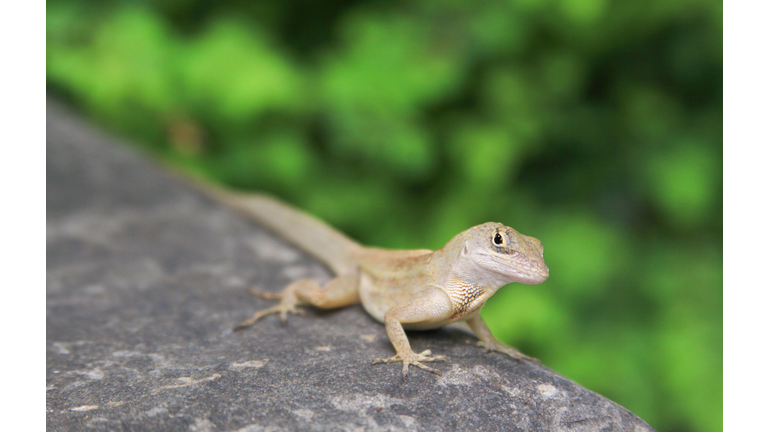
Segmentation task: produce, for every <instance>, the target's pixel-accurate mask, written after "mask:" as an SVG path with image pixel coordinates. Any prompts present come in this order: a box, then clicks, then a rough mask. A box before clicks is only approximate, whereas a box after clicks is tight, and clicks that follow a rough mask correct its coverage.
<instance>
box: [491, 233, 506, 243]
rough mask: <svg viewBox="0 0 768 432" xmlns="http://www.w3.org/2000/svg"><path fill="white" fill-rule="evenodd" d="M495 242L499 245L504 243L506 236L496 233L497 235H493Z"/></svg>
mask: <svg viewBox="0 0 768 432" xmlns="http://www.w3.org/2000/svg"><path fill="white" fill-rule="evenodd" d="M493 243H494V244H497V245H499V246H501V245H503V244H504V237H502V236H501V234H499V233H496V235H495V236H493Z"/></svg>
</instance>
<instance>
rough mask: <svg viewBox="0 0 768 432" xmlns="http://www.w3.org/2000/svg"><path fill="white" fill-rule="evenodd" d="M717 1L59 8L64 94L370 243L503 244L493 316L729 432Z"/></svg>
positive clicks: (496, 323) (639, 405)
mask: <svg viewBox="0 0 768 432" xmlns="http://www.w3.org/2000/svg"><path fill="white" fill-rule="evenodd" d="M722 29H723V26H722V3H721V2H718V1H708V0H699V1H685V0H678V1H670V0H632V1H630V0H616V1H610V0H516V1H512V0H509V1H458V0H454V1H442V2H440V1H430V0H414V1H402V2H392V1H389V2H386V1H378V2H376V1H374V2H361V1H343V2H316V1H302V0H286V1H269V2H267V1H218V2H215V1H205V0H162V1H154V2H153V1H143V2H141V1H98V2H96V1H93V2H86V1H80V2H78V1H66V2H65V1H55V0H49V1H48V3H47V54H46V58H47V64H46V67H47V86H48V90H49V91H50V92H52V93H54V94H57V95H58V96H59V97H63V98H65V99H67V100H69V101H71V102H72V103H74V104H75V105H76V106H78V107H80V108H81V109H82V110H83V111H84V112H85V113H87V114H88V115H90V116H91V117H92V118H93V119H94V120H95V121H97V122H99V123H101V124H102V125H105V126H106V127H108V128H110V129H111V130H113V131H115V132H117V133H119V134H122V135H124V136H128V137H130V138H131V139H132V140H134V141H136V142H139V143H140V144H139V145H140V146H141V147H142V148H143V149H144V150H146V151H147V152H149V153H151V154H153V155H155V156H156V157H158V158H159V159H162V160H164V161H166V162H168V163H170V164H172V165H174V166H177V167H181V168H182V169H185V170H187V171H191V172H195V173H197V174H200V175H204V176H207V177H209V178H211V179H218V181H220V182H222V183H226V184H228V185H231V186H233V187H237V188H241V189H256V190H262V191H268V192H271V193H272V194H274V195H277V196H279V197H281V198H282V199H284V200H286V201H288V202H291V203H293V204H295V205H296V206H298V207H300V208H302V209H305V210H307V211H308V212H310V213H312V214H315V215H317V216H319V217H320V218H322V219H324V220H326V221H328V222H330V223H331V224H332V225H334V226H337V227H339V228H340V229H342V230H343V231H345V232H346V233H348V234H349V235H351V236H352V237H354V238H356V239H358V240H360V241H361V242H363V243H366V244H371V245H377V246H384V247H392V248H425V247H428V248H433V249H435V248H439V247H441V246H442V245H443V244H445V243H446V242H447V241H448V240H449V239H450V238H451V237H452V236H454V235H455V234H457V233H459V232H461V231H463V230H465V229H467V228H468V227H470V226H472V225H476V224H479V223H483V222H487V221H497V222H503V223H505V224H507V225H510V226H513V227H514V228H516V229H517V230H519V231H520V232H522V233H525V234H528V235H531V236H534V237H537V238H539V239H541V240H542V241H543V243H544V246H545V258H546V261H547V264H548V265H549V267H550V270H551V276H550V278H549V280H547V281H546V282H545V283H544V284H543V285H536V286H526V285H519V284H516V285H512V286H509V287H506V288H502V289H501V290H500V291H499V292H498V293H497V294H496V295H495V296H494V297H492V298H491V299H490V300H489V301H488V303H487V305H486V307H485V309H484V310H483V316H484V317H485V319H486V321H487V322H488V325H489V326H490V327H491V330H492V331H493V333H494V334H495V335H496V336H497V337H498V338H499V339H501V340H502V341H504V342H506V343H508V344H510V345H512V346H516V347H518V348H520V349H521V350H522V351H523V352H525V353H527V354H529V355H532V356H534V357H538V358H540V359H542V360H543V361H544V363H545V364H546V365H547V366H549V367H550V368H552V369H554V370H556V371H558V372H560V373H561V374H563V375H565V376H567V377H569V378H571V379H573V380H575V381H577V382H579V383H580V384H582V385H584V386H586V387H587V388H589V389H591V390H594V391H596V392H598V393H601V394H603V395H605V396H606V397H608V398H610V399H612V400H614V401H616V402H618V403H620V404H621V405H623V406H625V407H627V408H628V409H630V410H631V411H633V412H634V413H636V414H638V415H639V416H640V417H642V418H643V419H645V420H646V421H648V422H649V423H650V424H651V425H652V426H654V427H655V428H657V429H659V430H660V431H720V430H722V427H723V426H722V402H723V399H722V390H723V384H722V374H723V360H722V359H723V357H722V349H723V338H722V305H723V303H722V283H723V268H722V259H723V253H722V202H723V194H722V184H723V177H722V139H723V138H722V134H723V126H722V115H723V110H722V66H723V53H722V47H723V45H722V40H723V33H722V32H723V30H722Z"/></svg>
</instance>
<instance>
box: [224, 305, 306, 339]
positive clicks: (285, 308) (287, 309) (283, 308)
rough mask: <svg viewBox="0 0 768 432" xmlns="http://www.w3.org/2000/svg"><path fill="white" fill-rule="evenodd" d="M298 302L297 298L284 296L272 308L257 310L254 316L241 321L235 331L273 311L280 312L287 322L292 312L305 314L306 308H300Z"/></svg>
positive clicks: (283, 320) (282, 320)
mask: <svg viewBox="0 0 768 432" xmlns="http://www.w3.org/2000/svg"><path fill="white" fill-rule="evenodd" d="M296 305H297V302H296V301H295V298H294V299H293V301H291V299H289V298H283V300H282V301H281V302H280V303H279V304H277V305H275V306H272V307H271V308H267V309H263V310H260V311H258V312H256V313H255V314H254V315H253V316H252V317H250V318H248V319H247V320H245V321H243V322H241V323H240V324H238V325H237V326H235V328H234V329H233V330H234V331H237V330H242V329H244V328H246V327H249V326H251V325H253V324H254V323H255V322H256V321H258V320H260V319H262V318H263V317H265V316H267V315H269V314H273V313H279V314H280V322H281V323H283V324H285V321H286V320H287V319H288V314H289V313H292V314H294V315H304V310H302V309H298V308H297V307H296Z"/></svg>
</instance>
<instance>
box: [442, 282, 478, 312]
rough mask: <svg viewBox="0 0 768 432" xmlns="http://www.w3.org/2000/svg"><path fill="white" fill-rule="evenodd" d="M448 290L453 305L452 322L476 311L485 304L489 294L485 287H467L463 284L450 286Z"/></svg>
mask: <svg viewBox="0 0 768 432" xmlns="http://www.w3.org/2000/svg"><path fill="white" fill-rule="evenodd" d="M446 288H447V291H448V296H449V297H450V298H451V303H453V314H452V315H451V321H454V320H457V319H459V318H461V317H463V316H466V315H469V314H470V313H472V312H474V311H476V310H477V309H478V308H479V307H480V306H482V305H483V303H485V300H486V299H487V298H488V294H489V292H488V291H487V290H486V289H485V288H483V287H479V286H473V285H467V284H466V283H462V282H458V283H455V284H449V285H448V286H447V287H446Z"/></svg>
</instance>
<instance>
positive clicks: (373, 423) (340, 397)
mask: <svg viewBox="0 0 768 432" xmlns="http://www.w3.org/2000/svg"><path fill="white" fill-rule="evenodd" d="M46 228H47V302H46V317H47V319H46V326H47V330H46V333H47V334H46V338H47V341H46V348H47V353H46V363H47V364H46V382H47V426H48V430H55V431H66V430H109V431H114V430H162V431H262V430H268V431H272V430H274V431H278V430H388V431H397V430H416V431H441V430H499V431H501V430H505V431H514V430H519V431H528V430H531V431H539V430H540V431H549V430H551V431H566V430H567V431H592V430H601V431H630V430H631V431H638V432H639V431H649V430H653V429H651V428H650V427H649V426H648V425H647V424H646V423H645V422H644V421H642V420H641V419H639V418H638V417H637V416H635V415H634V414H632V413H631V412H629V411H627V410H626V409H625V408H623V407H621V406H619V405H617V404H616V403H614V402H611V401H610V400H607V399H606V398H604V397H602V396H600V395H598V394H595V393H593V392H591V391H589V390H586V389H584V388H583V387H581V386H579V385H578V384H576V383H574V382H572V381H570V380H568V379H567V378H564V377H562V376H560V375H558V374H556V373H554V372H553V371H551V370H549V369H547V368H543V367H537V366H534V365H531V364H527V363H520V362H517V361H513V360H511V359H509V358H507V357H505V356H503V355H501V354H484V353H483V351H482V350H480V349H479V348H477V347H476V346H475V344H474V342H475V339H474V338H473V337H472V336H469V335H467V334H466V333H463V332H461V331H458V330H451V329H443V330H439V331H431V332H412V333H411V335H410V338H411V343H412V345H413V347H414V349H415V350H416V351H417V352H418V351H421V350H424V349H431V350H432V351H433V352H435V353H439V354H444V355H446V356H447V357H448V362H445V363H436V365H437V367H438V368H440V369H441V370H442V371H443V372H444V374H443V376H442V377H436V376H433V375H431V374H429V373H426V372H423V371H420V370H418V369H412V372H411V374H410V375H409V376H408V379H407V381H405V382H404V381H403V379H402V377H401V376H400V368H399V366H394V365H376V366H373V365H371V359H373V358H375V357H388V356H390V355H392V354H393V349H392V347H391V345H390V343H389V341H388V340H387V336H386V333H385V331H384V327H383V326H382V325H380V324H378V323H377V322H375V321H374V320H373V319H371V318H370V317H369V316H367V315H366V314H365V312H364V311H363V310H362V308H360V307H350V308H346V309H342V310H338V311H331V312H320V311H316V310H308V311H307V313H306V315H305V316H291V317H290V319H289V320H288V323H287V324H286V325H284V326H281V325H280V324H279V323H278V319H277V317H276V316H270V317H267V318H265V319H264V320H263V321H262V322H260V323H258V324H257V325H255V326H253V327H251V328H249V329H247V330H244V331H240V332H232V330H231V329H232V327H233V326H234V325H235V324H237V323H239V322H240V321H241V320H243V319H245V318H247V317H249V316H250V315H251V314H252V313H253V312H254V311H255V310H257V309H261V308H264V307H266V306H267V305H270V304H272V303H273V302H271V301H267V300H262V299H259V298H255V297H252V296H249V295H248V294H247V293H246V290H247V288H249V287H252V286H255V287H259V288H262V289H267V290H273V291H277V290H279V289H280V288H282V287H283V286H284V285H286V284H287V283H288V282H289V281H291V280H293V279H295V278H298V277H303V276H309V277H317V278H320V279H325V280H327V279H328V278H329V274H328V272H327V270H326V269H325V268H324V267H322V266H321V265H320V264H318V263H317V262H316V261H314V260H312V259H310V258H308V257H307V256H306V255H304V254H303V253H301V252H299V251H297V250H296V249H295V248H293V247H291V246H289V245H287V244H286V243H284V242H283V241H282V240H280V238H278V237H277V236H275V235H273V234H271V233H269V232H267V231H266V230H264V229H262V228H260V227H259V226H257V225H256V224H254V223H251V222H249V221H247V220H245V219H243V218H242V217H240V216H239V215H238V214H235V213H234V212H232V211H230V210H229V209H227V208H223V207H221V206H219V205H217V204H215V203H213V202H211V201H209V200H208V199H206V198H205V197H203V196H202V195H201V194H200V193H198V192H197V191H195V190H193V189H191V188H190V187H188V185H186V184H184V183H183V182H181V181H179V180H177V179H175V178H174V177H173V176H171V175H168V174H166V173H164V172H163V170H162V169H160V168H159V167H157V166H156V165H154V164H152V163H150V162H148V161H146V160H144V159H143V158H142V157H139V156H137V155H136V154H134V153H133V152H132V151H130V150H128V149H127V148H126V147H125V146H124V145H123V144H122V143H120V142H119V141H118V140H116V139H115V138H111V137H109V136H107V135H105V134H103V133H99V132H97V131H95V130H94V129H93V128H91V127H89V126H87V125H86V124H84V123H83V122H82V121H81V120H79V119H78V118H77V117H76V116H74V115H73V114H72V113H71V112H70V111H69V110H68V109H67V108H65V107H63V106H62V105H59V104H57V103H55V102H52V101H49V102H48V116H47V227H46Z"/></svg>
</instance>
